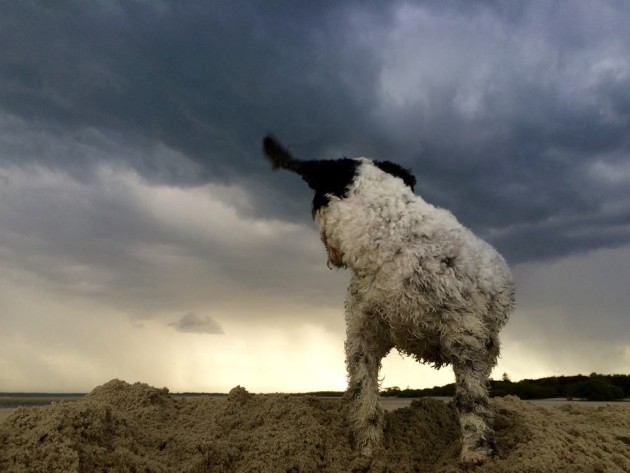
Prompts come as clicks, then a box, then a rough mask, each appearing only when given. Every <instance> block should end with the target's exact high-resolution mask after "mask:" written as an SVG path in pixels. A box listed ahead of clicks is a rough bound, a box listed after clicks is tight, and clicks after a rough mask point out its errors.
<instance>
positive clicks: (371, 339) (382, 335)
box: [345, 296, 393, 456]
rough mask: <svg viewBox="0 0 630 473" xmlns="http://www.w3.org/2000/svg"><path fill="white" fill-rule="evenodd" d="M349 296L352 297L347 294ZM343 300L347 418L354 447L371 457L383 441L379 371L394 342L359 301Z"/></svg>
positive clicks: (386, 329) (378, 320)
mask: <svg viewBox="0 0 630 473" xmlns="http://www.w3.org/2000/svg"><path fill="white" fill-rule="evenodd" d="M349 297H351V296H349ZM354 302H355V301H352V300H348V301H347V303H346V334H347V337H346V342H345V350H346V367H347V370H348V391H347V392H346V397H347V398H349V401H350V408H349V420H350V425H351V429H352V431H353V434H354V440H355V443H356V446H357V448H358V449H359V451H360V452H361V454H362V455H365V456H372V453H373V451H374V449H375V448H377V447H378V446H380V445H381V443H382V440H383V422H384V414H383V408H382V407H381V405H380V402H379V398H378V396H379V380H378V373H379V370H380V367H381V360H382V359H383V357H384V356H385V355H387V353H388V352H389V350H391V348H392V346H393V344H392V343H391V341H390V339H389V336H388V334H389V330H388V329H389V327H387V326H385V327H383V326H382V325H383V322H382V321H381V320H380V318H379V317H377V316H375V315H374V314H370V313H369V312H367V313H366V312H363V311H362V310H361V309H360V304H354Z"/></svg>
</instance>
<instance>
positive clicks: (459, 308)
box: [265, 138, 514, 464]
mask: <svg viewBox="0 0 630 473" xmlns="http://www.w3.org/2000/svg"><path fill="white" fill-rule="evenodd" d="M269 140H271V138H269ZM274 145H275V142H274V141H270V142H268V143H266V145H265V146H266V148H265V151H266V153H267V155H268V156H269V157H270V159H272V161H273V163H274V166H275V167H284V168H286V169H290V170H293V171H295V172H298V173H300V174H301V175H302V176H303V177H304V176H305V174H306V172H307V171H305V170H304V169H306V168H305V166H302V165H301V164H300V163H304V162H300V161H296V160H293V158H292V157H291V156H290V154H289V153H288V152H287V151H286V150H284V149H283V148H281V146H280V145H279V144H277V147H276V148H274ZM278 150H279V151H278ZM277 156H279V157H277ZM324 163H327V162H324ZM300 166H302V167H300ZM309 169H310V168H309ZM308 172H311V171H310V170H309V171H308ZM304 178H305V180H307V182H308V183H309V185H311V187H313V188H314V189H316V191H317V189H318V188H319V187H321V186H322V184H321V183H320V182H319V181H317V182H316V181H315V178H313V177H312V176H306V177H304ZM316 178H317V179H320V178H321V176H316ZM326 198H327V199H328V202H327V204H326V205H322V206H319V207H317V208H316V209H315V214H314V219H315V222H316V223H317V225H318V227H319V230H320V234H321V238H322V241H323V243H324V245H325V247H326V249H327V251H328V262H329V265H333V266H337V267H347V268H350V269H351V270H352V278H351V281H350V285H349V287H348V291H347V296H346V304H345V307H346V314H345V318H346V342H345V352H346V365H347V370H348V391H347V393H346V396H347V397H348V398H349V399H350V400H351V404H350V405H351V407H350V416H351V418H350V420H351V423H352V427H353V431H354V434H355V440H356V442H357V446H358V447H359V449H360V451H361V452H362V453H363V454H364V455H367V456H371V455H372V454H373V451H374V449H375V448H378V447H379V446H380V445H381V441H382V436H383V419H384V416H383V410H382V408H381V406H380V404H379V400H378V394H379V377H378V376H379V374H378V373H379V369H380V366H381V360H382V359H383V357H384V356H385V355H386V354H387V353H388V352H389V351H390V350H391V349H392V348H397V349H398V350H399V351H401V352H403V353H406V354H408V355H410V356H412V357H414V358H415V359H417V360H418V361H420V362H423V363H431V364H433V365H434V366H436V367H441V366H443V365H446V364H451V365H452V366H453V369H454V372H455V377H456V394H455V402H456V405H457V409H458V412H459V419H460V425H461V432H462V449H461V456H460V459H461V461H462V462H463V463H464V464H481V463H483V462H485V461H486V460H487V459H488V458H489V457H490V456H492V455H493V454H494V453H495V444H494V439H493V431H492V427H491V413H490V410H489V408H488V388H487V382H488V377H489V375H490V372H491V370H492V368H493V367H494V366H495V364H496V360H497V357H498V355H499V337H498V335H499V331H500V329H501V328H502V327H503V326H504V324H505V323H506V321H507V319H508V316H509V314H510V312H511V311H512V309H513V306H514V284H513V281H512V276H511V273H510V270H509V268H508V266H507V264H506V262H505V261H504V259H503V258H502V257H501V255H499V254H498V253H497V251H496V250H495V249H494V248H492V247H491V246H490V245H488V244H487V243H485V242H484V241H482V240H480V239H479V238H477V237H476V236H475V235H473V234H472V232H470V231H469V230H468V229H466V228H464V227H463V226H462V225H461V224H460V223H459V222H458V221H457V220H456V218H455V217H454V216H453V215H452V214H451V213H450V212H448V211H447V210H444V209H441V208H437V207H435V206H433V205H431V204H429V203H427V202H425V201H424V200H423V199H422V198H420V197H418V196H416V195H415V194H414V193H413V191H412V189H411V188H410V187H409V185H406V184H405V182H404V181H403V179H402V178H400V177H397V176H396V175H393V174H390V173H389V172H385V171H383V170H382V168H381V166H378V165H376V164H375V163H374V162H372V161H371V160H369V159H365V158H359V159H358V160H357V161H356V170H355V173H354V176H353V179H352V180H351V182H349V184H348V186H347V187H346V189H345V191H344V193H343V194H341V195H335V194H327V195H326Z"/></svg>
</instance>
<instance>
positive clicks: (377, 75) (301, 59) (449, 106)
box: [0, 0, 630, 387]
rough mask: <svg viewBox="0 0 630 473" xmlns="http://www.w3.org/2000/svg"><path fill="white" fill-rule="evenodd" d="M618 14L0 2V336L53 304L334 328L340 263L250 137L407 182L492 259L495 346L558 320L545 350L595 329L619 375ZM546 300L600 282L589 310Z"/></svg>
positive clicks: (141, 319) (423, 6)
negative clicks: (394, 168) (367, 163)
mask: <svg viewBox="0 0 630 473" xmlns="http://www.w3.org/2000/svg"><path fill="white" fill-rule="evenodd" d="M629 21H630V5H627V4H625V3H623V2H614V1H601V2H597V3H593V2H587V1H575V2H550V1H534V2H527V3H514V2H512V3H506V2H494V1H480V2H468V1H463V0H462V1H452V2H423V1H393V2H370V3H366V2H358V1H347V2H333V1H322V2H317V3H314V2H306V1H293V2H285V3H282V4H281V3H272V2H264V1H254V0H251V1H242V2H215V1H211V2H207V1H190V2H186V3H185V4H184V3H181V2H174V1H167V0H160V1H150V2H149V1H142V0H132V1H116V0H94V1H91V2H89V3H88V2H79V1H72V0H68V1H60V2H55V3H54V4H51V3H50V2H45V1H28V2H26V1H24V2H3V3H2V4H0V44H2V48H1V51H0V262H1V264H2V267H3V275H2V276H1V278H2V281H3V282H4V283H5V287H6V288H23V289H24V291H27V289H28V291H27V293H28V294H31V295H34V297H35V300H38V301H39V305H33V306H31V305H29V304H30V303H29V304H27V303H26V302H25V301H24V300H21V299H19V298H17V296H16V294H22V293H21V292H20V291H17V292H15V291H13V292H12V293H11V294H13V296H12V297H10V298H8V299H6V301H5V303H4V304H5V305H4V306H3V307H0V308H1V309H2V310H3V313H5V314H7V315H6V316H5V320H4V322H3V321H2V320H1V319H0V328H2V330H3V331H4V333H5V334H8V335H5V336H6V337H9V336H12V337H13V339H12V340H17V339H21V338H20V337H24V340H28V339H29V336H28V330H27V327H30V325H28V324H27V323H26V322H25V323H24V324H22V322H20V320H22V319H23V318H24V317H26V318H27V319H28V317H27V316H25V315H24V316H23V317H22V318H21V316H20V314H36V313H38V308H39V306H40V305H41V306H44V305H45V303H46V301H48V302H49V303H51V304H53V305H54V301H58V300H66V301H68V302H67V304H69V305H72V304H76V305H75V306H73V307H74V309H72V310H70V311H69V313H72V314H74V313H77V314H78V313H79V312H80V311H79V309H78V307H84V305H85V307H86V308H89V307H91V304H93V305H94V311H95V313H97V312H98V313H101V312H99V311H102V314H105V313H107V314H109V315H108V316H107V317H114V318H115V319H116V317H122V319H120V320H128V321H130V327H132V328H131V330H137V331H142V330H143V329H144V331H145V332H146V333H152V334H153V335H154V336H156V337H158V335H157V333H158V332H156V331H159V330H160V329H158V328H155V327H154V328H151V327H152V326H151V323H152V322H153V321H157V322H159V324H158V325H159V326H160V327H164V326H167V327H168V324H169V323H173V320H179V322H176V325H174V326H172V327H170V328H169V332H170V333H175V331H174V330H173V327H175V328H177V324H179V323H180V322H182V320H183V319H181V317H182V314H188V315H190V317H193V318H194V320H193V322H195V321H197V322H200V321H201V322H203V321H204V320H205V319H203V320H202V319H201V318H202V317H203V316H201V315H196V316H193V314H212V319H208V320H210V321H214V322H215V323H216V324H217V327H219V329H224V330H225V334H224V335H222V336H221V337H214V338H213V339H216V338H221V339H223V340H224V341H223V342H222V343H225V344H226V345H225V347H226V348H225V349H226V350H227V349H228V348H227V347H229V346H230V345H229V344H230V343H233V345H232V346H241V345H239V343H240V342H238V341H237V340H236V339H232V338H230V337H236V336H237V335H236V334H237V333H244V331H247V328H246V327H250V330H253V331H255V330H256V328H255V327H261V326H267V325H269V326H275V325H278V326H283V327H285V328H286V329H287V330H289V331H291V333H292V334H295V333H301V334H305V333H309V334H313V333H317V334H318V335H317V336H316V337H315V338H314V339H313V340H315V339H316V340H317V343H321V344H322V346H324V345H325V346H328V345H327V344H328V343H336V342H338V341H339V340H341V339H342V332H343V317H342V316H341V311H342V299H343V287H344V285H345V282H346V279H347V275H346V274H345V273H341V272H329V271H328V270H327V269H326V267H325V264H324V256H323V249H322V248H321V245H320V243H319V239H318V235H317V232H316V231H315V229H314V227H313V224H312V222H311V219H310V211H309V208H310V199H311V198H312V196H311V191H310V190H309V189H308V188H307V187H306V186H304V185H303V183H302V182H301V181H300V180H299V179H295V176H293V175H290V174H289V173H282V172H278V173H274V172H272V171H271V170H270V169H269V166H268V163H267V162H266V161H265V160H264V159H263V157H262V154H261V149H260V148H261V139H262V137H263V136H264V135H265V134H267V133H268V132H272V133H274V134H275V135H277V136H278V137H279V138H280V139H281V140H282V141H283V142H285V143H286V144H287V145H288V146H289V148H290V149H291V151H292V152H293V153H294V154H295V155H296V156H298V157H301V158H304V159H319V158H340V157H344V156H347V157H357V156H367V157H372V158H375V159H381V160H391V161H394V162H397V163H399V164H401V165H403V166H405V167H408V168H410V169H411V170H412V171H413V172H414V174H415V175H416V177H417V179H418V184H417V186H416V192H417V193H418V194H419V195H421V196H423V197H424V198H425V199H426V200H428V201H429V202H431V203H434V204H436V205H439V206H443V207H446V208H448V209H449V210H451V211H453V213H454V214H455V215H456V216H457V217H458V218H459V219H460V220H461V221H462V223H464V224H465V225H467V226H469V227H470V228H472V229H473V230H474V231H475V232H476V233H478V234H480V235H481V236H482V237H484V238H485V239H487V240H489V241H490V242H491V243H492V244H494V245H495V246H496V247H497V248H498V249H499V250H500V251H501V252H502V254H504V256H505V257H506V259H507V260H508V261H509V262H510V263H511V264H512V265H513V266H514V267H515V274H516V276H517V279H518V280H519V286H522V290H521V292H520V293H519V294H521V295H520V296H519V308H518V310H517V314H516V315H515V326H518V327H520V329H519V330H520V333H527V334H531V337H530V340H532V341H533V340H535V339H536V337H538V336H541V337H542V340H543V341H544V340H545V338H544V333H545V331H544V330H542V331H541V329H540V327H543V326H545V324H544V316H543V314H545V313H547V312H552V313H554V314H556V315H555V316H556V317H558V319H557V320H560V321H561V322H559V323H558V324H556V325H553V326H552V327H551V328H550V329H549V330H550V331H549V333H552V334H553V335H554V336H555V335H558V336H560V335H562V337H564V332H563V330H564V328H563V327H564V326H565V325H564V324H565V323H567V321H569V320H578V319H579V320H580V321H583V323H581V324H578V325H576V327H581V328H580V329H579V330H578V331H577V332H575V333H574V336H573V335H572V336H571V337H568V338H567V337H565V342H564V344H565V345H564V346H569V345H571V344H574V343H581V341H584V340H588V339H589V338H590V337H591V336H592V337H594V338H598V337H601V338H602V342H601V343H602V345H600V346H599V347H600V348H601V346H604V344H605V341H604V340H608V342H610V346H611V347H613V348H614V349H613V348H611V350H612V351H611V352H610V353H613V352H614V353H617V355H613V354H609V356H608V358H606V362H602V363H603V364H602V366H604V365H605V366H606V367H611V366H620V365H621V364H622V363H627V360H626V359H625V358H624V356H626V357H627V355H624V353H626V351H627V350H629V348H627V347H630V342H629V341H628V339H627V337H623V336H619V333H622V332H623V333H627V331H623V330H621V328H624V330H625V327H626V325H624V324H626V322H624V321H625V320H626V318H627V311H625V309H623V305H620V304H619V301H620V300H623V301H625V300H626V299H624V296H623V294H625V292H624V291H625V290H624V289H622V288H620V287H618V286H616V285H614V284H609V282H610V281H616V280H627V278H628V274H630V269H629V268H628V267H627V265H624V264H622V263H619V262H617V261H616V258H619V257H625V256H627V255H626V253H627V248H628V246H629V244H630V192H629V190H628V189H630V165H629V164H628V163H629V162H630V159H629V158H630V133H629V132H628V130H630V56H629V55H628V51H629V50H630V30H629V29H628V27H627V25H628V22H629ZM603 261H606V262H608V263H610V272H608V273H607V272H606V271H605V270H604V268H605V267H606V265H603V266H602V263H601V262H603ZM585 262H586V263H585ZM613 263H617V264H613ZM591 266H592V267H596V268H598V272H596V273H587V271H588V268H589V267H591ZM578 270H579V271H581V272H582V273H583V276H584V277H583V278H582V279H580V278H577V279H576V278H574V277H572V275H573V274H574V273H575V271H578ZM533 274H535V275H537V277H540V278H541V280H545V281H547V285H548V286H547V285H542V286H541V285H537V284H535V283H534V282H533V280H532V279H531V275H533ZM595 274H596V275H595ZM549 275H551V276H549ZM534 279H535V278H534ZM558 280H563V281H565V284H564V285H562V284H560V283H558V284H557V285H556V282H557V281H558ZM567 281H569V282H567ZM546 287H549V288H551V289H549V290H548V292H545V290H546ZM570 287H592V288H593V292H597V293H598V294H608V295H607V297H600V296H597V297H595V296H594V298H593V299H592V300H597V307H598V309H597V310H598V311H599V314H600V315H599V317H601V318H603V319H604V320H606V321H607V322H606V323H605V324H601V325H600V324H595V325H592V324H590V322H588V320H590V319H589V318H588V317H589V315H588V314H590V313H591V312H592V311H594V310H595V308H594V306H592V305H589V304H587V303H586V302H584V303H580V304H577V303H575V301H576V300H581V299H580V297H578V296H579V294H577V295H575V296H576V297H575V298H573V297H565V296H564V294H567V293H571V290H570ZM611 287H612V288H614V290H612V289H610V288H611ZM7 291H9V289H7ZM542 293H544V294H545V297H542V295H541V294H542ZM11 294H9V292H7V294H6V295H7V297H8V296H10V295H11ZM580 294H582V292H580ZM79 301H81V302H80V303H79ZM543 301H544V304H543ZM0 305H2V304H0ZM585 307H589V310H588V311H586V309H585ZM105 309H106V310H105ZM86 310H89V309H86ZM61 312H62V311H61V309H59V311H58V313H61ZM55 313H57V312H55ZM32 317H36V316H35V315H32ZM51 317H52V315H51ZM68 317H70V316H68ZM77 317H78V316H77ZM95 317H96V316H95ZM97 319H98V317H97ZM105 319H106V316H105V315H103V316H102V320H105ZM64 320H65V319H64ZM99 320H101V319H99ZM116 320H118V319H116ZM524 320H529V321H531V326H529V325H527V324H524V325H523V324H522V321H524ZM519 321H521V322H519ZM67 323H68V324H70V325H72V326H75V325H76V324H80V322H78V321H77V319H75V318H73V319H72V320H70V319H68V320H67ZM120 323H121V324H123V325H124V323H123V322H120ZM3 324H4V325H3ZM25 324H26V325H25ZM147 324H148V325H147ZM230 324H232V325H230ZM305 324H306V325H308V327H310V328H308V329H304V326H305ZM519 324H521V325H519ZM194 325H195V324H194V323H193V324H192V325H190V324H186V321H184V326H194ZM201 326H203V323H201ZM526 326H527V328H528V329H527V330H524V327H526ZM314 327H316V328H317V330H323V331H324V332H323V333H322V332H318V331H317V330H316V329H315V328H314ZM31 328H32V327H31ZM180 329H181V327H180ZM29 330H30V329H29ZM239 330H240V331H241V332H239ZM304 330H306V331H304ZM201 331H203V327H202V329H201ZM160 333H161V332H160ZM510 333H511V332H510V328H509V326H508V329H507V332H506V334H507V335H506V338H507V339H510V337H511V335H510ZM514 333H516V332H514ZM175 335H176V336H177V337H179V336H180V334H177V333H175ZM184 335H185V334H184ZM184 335H182V336H184ZM42 336H44V335H42ZM166 336H167V335H164V337H166ZM284 336H285V335H279V334H278V333H275V332H274V335H273V336H271V335H270V337H271V338H270V340H273V341H274V342H277V341H278V340H281V339H283V337H284ZM304 336H305V337H306V335H304ZM0 337H1V335H0ZM60 337H61V335H60ZM159 337H162V335H159ZM562 337H560V338H562ZM307 338H308V337H307ZM516 338H517V337H512V338H511V339H512V340H513V341H514V344H513V345H512V347H515V346H517V345H518V344H517V343H516ZM131 339H132V337H130V338H129V340H131ZM164 339H166V338H164ZM0 340H1V339H0ZM6 340H8V338H7V339H5V342H6ZM32 340H33V350H34V351H36V348H35V347H36V343H35V341H34V340H36V337H34V338H32ZM241 342H242V340H241ZM42 343H43V342H42ZM121 343H122V342H121ZM182 343H184V342H182ZM243 343H244V342H243ZM247 343H248V344H249V342H247ZM270 343H271V342H270ZM309 343H311V342H304V346H311V345H309ZM317 343H315V342H312V346H313V347H315V346H316V345H317ZM0 345H1V344H0ZM27 345H28V344H27ZM44 345H45V346H48V345H46V344H44ZM543 345H544V344H543ZM8 346H9V345H7V344H5V347H8ZM18 346H19V345H18ZM25 346H26V345H25ZM59 346H62V345H59ZM279 346H284V345H283V343H279ZM287 346H288V345H287ZM534 346H538V345H537V344H536V343H534V342H532V347H534ZM55 347H57V345H55ZM291 347H292V348H291V349H294V348H295V347H294V346H293V345H291ZM55 349H57V348H55ZM536 349H538V348H536ZM6 350H9V349H8V348H6V349H5V350H4V351H3V349H2V348H0V365H3V364H4V366H5V367H6V366H9V367H13V368H11V369H12V371H11V372H12V373H19V372H22V371H24V370H29V369H32V366H31V365H30V364H29V365H28V366H26V365H21V364H20V363H21V362H18V361H15V360H16V359H17V358H16V357H15V356H14V355H11V353H9V352H8V351H6ZM313 350H316V349H315V348H313ZM531 350H534V348H531ZM615 350H616V351H615ZM624 350H626V351H624ZM600 351H601V350H600ZM104 352H105V351H104ZM550 352H551V351H550V349H548V348H544V347H542V348H540V353H547V355H545V356H547V358H545V356H543V358H542V359H543V360H548V359H549V358H548V357H549V356H551V355H550V354H549V353H550ZM523 353H524V352H523ZM523 353H521V352H519V354H518V355H515V356H516V357H517V358H519V357H520V358H521V359H525V358H526V356H527V355H525V354H523ZM628 353H630V351H628ZM68 356H70V355H68ZM191 356H192V355H191ZM243 356H245V355H243ZM252 356H253V355H252ZM339 356H341V355H339ZM24 357H25V358H24V359H26V357H27V356H26V355H24ZM280 358H281V356H280ZM243 360H246V358H243ZM611 360H612V361H611ZM620 360H621V361H620ZM275 361H276V362H277V360H275ZM341 362H342V361H341ZM103 363H104V364H103V366H106V365H107V363H106V362H103ZM243 363H245V361H243ZM270 363H272V362H271V361H270ZM541 363H542V365H545V363H546V361H543V362H541ZM45 365H46V364H45V363H43V362H42V363H40V364H39V365H38V366H45ZM542 365H541V366H542ZM60 366H61V365H60ZM107 366H109V365H107ZM576 366H577V364H576ZM42 369H43V368H42ZM563 369H564V368H563ZM567 369H568V368H567ZM589 369H592V370H596V369H597V366H590V365H589ZM606 369H608V368H606ZM610 369H612V368H610ZM545 370H547V371H545ZM512 371H514V370H512ZM542 371H545V372H554V371H553V369H552V368H548V365H545V367H544V368H541V372H542ZM7 372H8V371H7ZM114 375H115V373H114ZM15 376H18V375H15ZM51 376H52V375H51ZM12 379H18V378H17V377H14V378H12ZM0 381H1V378H0ZM85 382H86V383H87V382H88V381H85ZM238 382H240V381H238V380H237V383H238ZM182 383H183V384H185V382H184V381H182ZM228 387H229V386H228Z"/></svg>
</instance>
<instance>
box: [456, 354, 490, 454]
mask: <svg viewBox="0 0 630 473" xmlns="http://www.w3.org/2000/svg"><path fill="white" fill-rule="evenodd" d="M484 355H485V356H480V357H476V358H475V359H474V361H472V360H470V359H468V360H465V361H457V362H454V363H453V369H454V371H455V379H456V388H455V405H456V406H457V410H458V414H459V423H460V426H461V439H462V449H461V454H460V461H461V463H462V464H467V465H480V464H482V463H485V462H486V461H487V460H488V459H489V458H490V457H492V456H494V455H495V454H496V445H495V442H494V431H493V429H492V414H491V411H490V408H489V406H488V377H489V375H490V371H491V370H492V368H493V366H494V363H495V361H494V360H496V357H495V356H493V354H490V353H486V354H484Z"/></svg>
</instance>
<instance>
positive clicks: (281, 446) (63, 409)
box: [0, 380, 630, 473]
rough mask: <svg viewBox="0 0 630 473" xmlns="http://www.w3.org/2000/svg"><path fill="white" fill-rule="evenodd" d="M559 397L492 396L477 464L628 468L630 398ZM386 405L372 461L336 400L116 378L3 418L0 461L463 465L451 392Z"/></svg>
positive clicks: (95, 467) (141, 466) (293, 468)
mask: <svg viewBox="0 0 630 473" xmlns="http://www.w3.org/2000/svg"><path fill="white" fill-rule="evenodd" d="M561 401H562V400H550V401H547V402H546V405H535V404H533V403H530V402H525V401H521V400H519V399H518V398H515V397H509V396H508V397H506V398H496V399H493V400H492V408H493V410H494V413H495V428H496V431H497V442H498V445H499V448H500V453H499V457H498V458H496V459H495V460H493V461H492V462H490V463H488V464H486V465H484V466H482V467H479V468H477V469H476V470H475V471H478V472H480V473H482V472H513V473H520V472H523V473H524V472H554V473H555V472H567V473H569V472H571V473H573V472H584V473H587V472H588V473H593V472H601V473H608V472H612V473H614V472H619V473H624V472H628V471H630V404H629V403H614V405H613V404H610V405H607V404H603V405H593V404H590V403H589V404H576V403H570V404H567V403H566V402H561ZM384 405H385V406H386V408H387V410H388V412H387V414H386V429H385V444H384V448H383V449H382V450H381V451H379V452H377V453H376V455H375V457H374V459H373V460H372V461H369V460H367V459H365V458H360V457H358V456H357V455H356V454H355V452H354V450H353V449H352V447H351V438H350V434H349V429H348V425H347V423H346V421H345V418H346V417H345V405H344V403H343V401H341V400H339V399H321V398H313V397H301V396H290V395H285V394H258V395H252V394H249V393H248V392H247V391H246V390H245V389H243V388H240V387H239V388H235V389H233V390H232V391H231V392H230V394H229V395H228V396H227V397H225V396H224V397H206V396H200V397H190V398H189V397H180V396H173V395H169V393H168V390H167V389H165V388H162V389H159V388H154V387H151V386H148V385H146V384H140V383H136V384H133V385H131V384H128V383H126V382H123V381H119V380H112V381H110V382H108V383H106V384H104V385H102V386H99V387H98V388H96V389H94V390H93V391H92V392H91V393H89V394H88V395H86V396H85V397H83V398H81V399H79V400H76V401H73V402H63V401H62V402H57V403H55V404H53V405H51V406H46V407H30V408H18V409H17V410H15V412H13V413H11V414H10V415H9V416H8V417H6V418H5V419H4V420H2V418H0V471H3V472H40V471H41V472H44V471H46V472H94V471H109V472H118V471H120V472H123V471H124V472H128V471H129V472H130V471H144V472H173V471H178V472H278V473H280V472H282V473H284V472H331V473H332V472H335V473H336V472H339V473H341V472H397V473H406V472H435V473H446V472H458V471H461V470H460V469H459V467H458V464H457V453H458V448H459V446H458V435H459V434H458V425H457V418H456V414H455V410H454V407H453V404H452V403H450V402H445V401H444V400H441V399H420V400H414V401H409V400H406V399H392V400H389V399H387V400H385V401H384ZM547 406H550V407H547ZM5 412H6V411H5Z"/></svg>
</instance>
